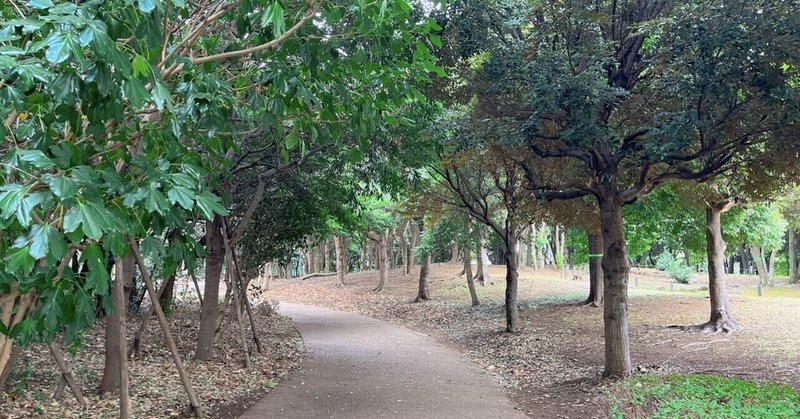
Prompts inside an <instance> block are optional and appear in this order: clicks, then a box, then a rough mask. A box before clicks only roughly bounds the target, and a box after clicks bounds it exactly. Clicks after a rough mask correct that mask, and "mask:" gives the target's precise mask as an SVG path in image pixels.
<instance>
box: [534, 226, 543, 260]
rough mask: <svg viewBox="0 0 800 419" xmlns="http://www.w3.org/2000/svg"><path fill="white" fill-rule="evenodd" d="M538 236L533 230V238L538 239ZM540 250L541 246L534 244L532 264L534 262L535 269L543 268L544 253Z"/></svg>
mask: <svg viewBox="0 0 800 419" xmlns="http://www.w3.org/2000/svg"><path fill="white" fill-rule="evenodd" d="M542 230H544V223H542ZM538 238H539V235H538V233H536V231H535V230H534V234H533V240H534V241H536V240H538ZM542 250H543V249H542V246H536V247H535V249H534V254H533V257H534V262H533V264H534V268H535V269H544V254H543V251H542Z"/></svg>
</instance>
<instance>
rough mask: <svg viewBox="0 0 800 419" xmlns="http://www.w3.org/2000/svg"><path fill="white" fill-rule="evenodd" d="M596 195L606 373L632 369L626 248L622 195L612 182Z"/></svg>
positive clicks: (623, 373)
mask: <svg viewBox="0 0 800 419" xmlns="http://www.w3.org/2000/svg"><path fill="white" fill-rule="evenodd" d="M604 186H605V188H604V189H610V190H606V191H605V194H604V195H601V197H600V199H599V205H600V225H601V226H602V232H603V248H604V249H603V250H604V251H603V287H604V289H603V292H604V294H605V295H604V298H605V301H604V304H603V320H604V322H603V323H604V327H603V329H604V332H605V370H604V372H603V375H604V376H606V377H612V376H613V377H624V376H627V375H630V374H631V373H632V367H631V355H630V338H629V334H628V274H629V273H630V266H629V264H628V249H627V246H626V244H625V231H624V229H623V222H622V205H623V202H622V199H621V197H620V196H619V194H618V193H617V192H616V191H615V190H614V189H616V187H615V186H614V185H604Z"/></svg>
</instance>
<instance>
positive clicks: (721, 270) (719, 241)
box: [694, 200, 741, 333]
mask: <svg viewBox="0 0 800 419" xmlns="http://www.w3.org/2000/svg"><path fill="white" fill-rule="evenodd" d="M731 206H732V202H731V201H730V200H725V201H723V202H720V203H717V204H715V205H713V206H711V207H708V208H706V254H707V257H708V291H709V296H710V301H711V315H710V317H709V320H708V322H706V323H704V324H701V325H699V326H695V327H694V329H700V330H704V331H709V332H720V331H723V332H726V333H728V332H736V331H739V330H741V327H739V324H738V323H737V322H736V319H735V318H734V317H733V313H732V312H731V307H730V300H729V299H728V288H727V285H726V278H725V267H724V261H725V247H726V244H725V240H724V239H723V238H722V214H723V213H724V212H725V211H728V209H730V207H731Z"/></svg>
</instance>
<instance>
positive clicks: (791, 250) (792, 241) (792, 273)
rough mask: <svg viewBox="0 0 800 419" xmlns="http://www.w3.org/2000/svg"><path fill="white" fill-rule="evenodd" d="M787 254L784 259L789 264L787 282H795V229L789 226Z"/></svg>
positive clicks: (796, 276)
mask: <svg viewBox="0 0 800 419" xmlns="http://www.w3.org/2000/svg"><path fill="white" fill-rule="evenodd" d="M787 240H788V241H789V252H788V253H789V254H788V255H787V256H786V259H787V260H786V261H787V263H788V264H789V283H790V284H796V283H797V278H798V275H797V247H796V246H797V230H795V229H794V228H789V237H788V239H787Z"/></svg>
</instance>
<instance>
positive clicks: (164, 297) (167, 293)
mask: <svg viewBox="0 0 800 419" xmlns="http://www.w3.org/2000/svg"><path fill="white" fill-rule="evenodd" d="M166 283H167V286H166V288H164V292H163V293H161V296H159V300H158V303H159V304H161V308H162V309H164V312H165V313H167V314H169V313H171V312H172V302H173V301H174V299H175V275H170V276H169V277H168V278H167V279H166Z"/></svg>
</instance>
